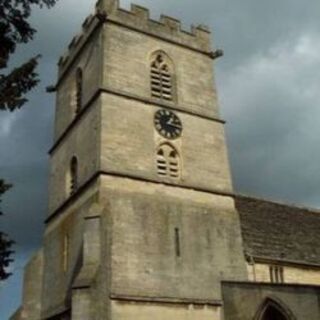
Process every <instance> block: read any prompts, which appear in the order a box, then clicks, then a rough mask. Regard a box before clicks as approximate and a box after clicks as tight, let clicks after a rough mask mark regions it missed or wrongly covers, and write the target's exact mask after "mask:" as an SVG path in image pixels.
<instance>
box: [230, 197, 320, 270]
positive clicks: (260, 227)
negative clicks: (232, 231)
mask: <svg viewBox="0 0 320 320" xmlns="http://www.w3.org/2000/svg"><path fill="white" fill-rule="evenodd" d="M235 202H236V207H237V210H238V212H239V214H240V221H241V230H242V237H243V244H244V249H245V252H246V253H247V254H249V255H251V256H253V257H260V258H265V259H270V260H278V261H288V262H292V263H302V264H310V265H319V266H320V211H317V210H312V209H308V208H301V207H295V206H290V205H286V204H281V203H275V202H271V201H267V200H262V199H255V198H249V197H246V196H240V195H239V196H236V198H235Z"/></svg>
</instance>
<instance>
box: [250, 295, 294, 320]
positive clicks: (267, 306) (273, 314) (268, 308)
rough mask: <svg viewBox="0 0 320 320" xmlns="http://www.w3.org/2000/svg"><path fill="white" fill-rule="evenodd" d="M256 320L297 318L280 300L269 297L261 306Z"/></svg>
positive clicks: (292, 319) (289, 319) (291, 319)
mask: <svg viewBox="0 0 320 320" xmlns="http://www.w3.org/2000/svg"><path fill="white" fill-rule="evenodd" d="M254 320H296V317H295V316H294V315H293V313H292V312H291V310H290V309H288V308H287V307H286V306H285V305H284V304H283V303H282V302H281V301H280V300H279V299H277V298H276V297H272V298H269V297H268V298H266V299H265V301H264V302H263V303H262V304H261V305H260V307H259V309H258V311H257V313H256V315H255V317H254Z"/></svg>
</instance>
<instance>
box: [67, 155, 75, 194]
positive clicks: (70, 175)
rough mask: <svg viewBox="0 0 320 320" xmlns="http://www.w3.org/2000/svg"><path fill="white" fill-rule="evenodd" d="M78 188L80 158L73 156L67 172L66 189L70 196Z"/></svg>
mask: <svg viewBox="0 0 320 320" xmlns="http://www.w3.org/2000/svg"><path fill="white" fill-rule="evenodd" d="M77 189H78V159H77V157H75V156H74V157H72V159H71V161H70V165H69V168H68V171H67V174H66V191H67V195H68V196H72V195H73V194H74V193H75V192H76V191H77Z"/></svg>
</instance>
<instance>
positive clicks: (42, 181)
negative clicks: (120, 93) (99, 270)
mask: <svg viewBox="0 0 320 320" xmlns="http://www.w3.org/2000/svg"><path fill="white" fill-rule="evenodd" d="M135 2H137V3H138V4H140V5H143V6H146V7H148V8H150V10H151V12H152V17H153V18H157V17H158V16H159V15H160V13H164V14H167V15H171V16H174V17H177V18H179V19H181V20H182V21H183V24H184V26H185V28H188V27H189V25H190V24H197V23H204V24H207V25H209V26H210V27H211V29H212V30H213V37H214V43H215V46H216V47H219V48H222V49H224V50H225V53H226V55H225V57H224V58H222V59H219V60H218V61H217V62H216V67H215V68H216V81H217V85H218V93H219V96H220V104H221V110H222V115H223V117H224V118H226V120H227V121H228V124H227V126H226V129H227V135H228V142H229V144H228V146H229V152H230V159H231V164H232V168H233V177H234V185H235V188H236V190H237V191H238V192H244V193H249V194H253V195H257V196H264V197H269V198H273V199H280V200H284V201H290V202H295V203H303V204H306V205H313V206H319V205H320V200H319V196H318V191H317V190H318V189H319V185H320V173H319V165H318V163H319V161H318V159H319V157H320V151H319V148H318V146H319V145H320V143H319V138H318V137H320V134H319V129H318V127H319V126H318V125H317V123H318V121H319V120H318V119H320V114H319V113H320V111H319V110H320V109H319V105H320V96H319V93H318V92H319V90H318V85H319V83H320V76H319V74H320V73H319V72H318V71H317V70H319V69H320V61H319V59H318V58H317V56H318V52H319V50H318V49H320V45H319V43H320V23H319V12H320V2H319V1H318V0H309V1H307V2H303V1H301V0H282V1H276V0H270V1H257V0H241V1H239V0H199V1H197V2H195V1H194V0H183V1H172V0H140V1H138V0H137V1H135ZM94 3H95V1H87V0H60V2H59V3H58V5H57V6H56V7H55V8H54V9H52V10H36V11H35V13H34V15H33V18H32V19H33V22H34V23H35V27H36V28H37V29H38V30H39V32H38V34H37V36H36V38H35V41H34V42H32V43H31V44H29V45H26V46H21V47H20V49H19V51H18V53H17V55H16V56H15V59H14V62H16V63H18V62H22V61H24V59H26V58H28V57H30V56H33V55H35V54H37V53H41V54H42V55H43V58H42V61H41V66H40V68H39V71H40V75H41V79H42V83H41V85H40V86H39V88H37V90H36V91H35V92H34V93H32V94H31V95H30V102H29V104H28V105H27V106H25V108H24V109H23V110H21V111H19V112H17V113H16V114H14V115H7V114H4V113H1V115H0V116H1V118H0V125H1V128H0V133H1V136H0V146H1V153H0V176H1V177H5V178H6V179H7V180H9V181H11V182H12V183H14V184H15V187H14V188H13V189H12V190H11V191H10V193H8V195H7V196H6V197H5V198H4V200H5V202H4V206H5V208H4V209H5V211H6V212H7V213H8V215H7V216H6V217H5V218H1V221H0V223H1V227H2V226H4V227H5V229H6V230H7V231H9V232H10V234H11V235H12V237H13V238H15V239H16V240H18V242H19V247H18V257H19V255H20V254H21V253H23V252H24V251H25V250H29V249H30V248H31V247H32V248H34V247H36V246H38V245H39V243H40V239H41V232H42V230H43V224H42V222H43V218H44V215H45V213H46V206H47V174H48V171H47V166H48V161H47V160H48V158H47V154H46V152H47V150H48V149H49V148H50V145H51V144H52V131H53V108H54V97H53V96H50V95H47V94H45V93H44V87H45V86H46V85H48V84H52V83H54V82H55V77H56V71H57V70H56V63H57V60H58V58H59V56H60V55H61V54H63V53H64V50H65V49H66V47H67V45H68V43H69V41H70V40H71V38H72V37H73V36H74V35H75V33H77V32H79V31H80V28H81V23H82V21H83V19H84V18H85V17H86V16H87V15H88V14H89V13H91V12H92V11H93V8H94ZM121 3H122V6H124V7H126V8H128V6H129V1H128V0H126V1H121ZM303 39H305V40H303ZM308 39H309V40H308ZM299 41H300V42H299ZM303 41H307V42H308V41H309V42H308V43H303ZM298 44H300V49H299V48H298ZM299 50H300V51H299ZM303 50H305V52H304V51H303ZM312 50H314V51H315V53H314V52H312ZM10 128H11V130H9V129H10ZM8 130H9V131H8ZM5 132H8V133H9V135H6V134H5ZM0 296H1V295H0ZM0 300H1V297H0Z"/></svg>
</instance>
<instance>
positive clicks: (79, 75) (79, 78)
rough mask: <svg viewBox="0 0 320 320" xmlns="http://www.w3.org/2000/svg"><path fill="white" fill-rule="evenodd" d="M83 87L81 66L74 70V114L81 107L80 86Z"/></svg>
mask: <svg viewBox="0 0 320 320" xmlns="http://www.w3.org/2000/svg"><path fill="white" fill-rule="evenodd" d="M82 87H83V72H82V69H81V68H78V69H77V72H76V108H75V114H76V115H77V114H78V113H79V112H80V111H81V108H82V89H83V88H82Z"/></svg>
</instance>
